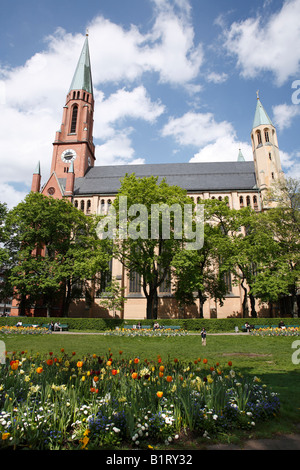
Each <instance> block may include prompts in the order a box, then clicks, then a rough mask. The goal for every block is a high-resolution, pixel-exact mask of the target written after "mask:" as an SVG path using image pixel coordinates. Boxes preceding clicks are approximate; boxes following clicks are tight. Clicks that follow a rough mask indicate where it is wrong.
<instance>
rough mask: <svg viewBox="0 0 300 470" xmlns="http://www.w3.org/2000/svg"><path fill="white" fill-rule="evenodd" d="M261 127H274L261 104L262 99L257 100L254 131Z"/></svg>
mask: <svg viewBox="0 0 300 470" xmlns="http://www.w3.org/2000/svg"><path fill="white" fill-rule="evenodd" d="M261 125H270V126H273V124H272V121H271V119H270V118H269V116H268V114H267V112H266V110H265V109H264V107H263V105H262V104H261V102H260V99H259V98H257V104H256V110H255V115H254V121H253V126H252V129H254V128H255V127H258V126H261ZM273 127H274V126H273Z"/></svg>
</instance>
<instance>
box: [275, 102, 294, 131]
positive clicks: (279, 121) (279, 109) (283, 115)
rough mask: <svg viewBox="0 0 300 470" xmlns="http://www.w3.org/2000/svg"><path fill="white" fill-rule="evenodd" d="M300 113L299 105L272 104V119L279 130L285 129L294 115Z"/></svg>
mask: <svg viewBox="0 0 300 470" xmlns="http://www.w3.org/2000/svg"><path fill="white" fill-rule="evenodd" d="M299 115H300V106H298V105H293V104H291V105H288V104H285V103H284V104H279V105H277V106H273V120H274V123H275V125H276V127H277V128H278V129H279V130H283V129H287V128H289V127H290V126H291V124H292V120H293V118H294V117H296V116H299Z"/></svg>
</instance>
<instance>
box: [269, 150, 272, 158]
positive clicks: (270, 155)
mask: <svg viewBox="0 0 300 470" xmlns="http://www.w3.org/2000/svg"><path fill="white" fill-rule="evenodd" d="M269 160H272V154H271V152H269Z"/></svg>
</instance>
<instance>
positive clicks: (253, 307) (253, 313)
mask: <svg viewBox="0 0 300 470" xmlns="http://www.w3.org/2000/svg"><path fill="white" fill-rule="evenodd" d="M249 298H250V304H251V317H252V318H257V312H256V310H255V297H254V295H253V294H249Z"/></svg>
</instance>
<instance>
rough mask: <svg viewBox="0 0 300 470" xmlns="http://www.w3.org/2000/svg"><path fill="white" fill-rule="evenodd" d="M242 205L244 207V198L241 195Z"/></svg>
mask: <svg viewBox="0 0 300 470" xmlns="http://www.w3.org/2000/svg"><path fill="white" fill-rule="evenodd" d="M240 207H244V198H243V196H240Z"/></svg>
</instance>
